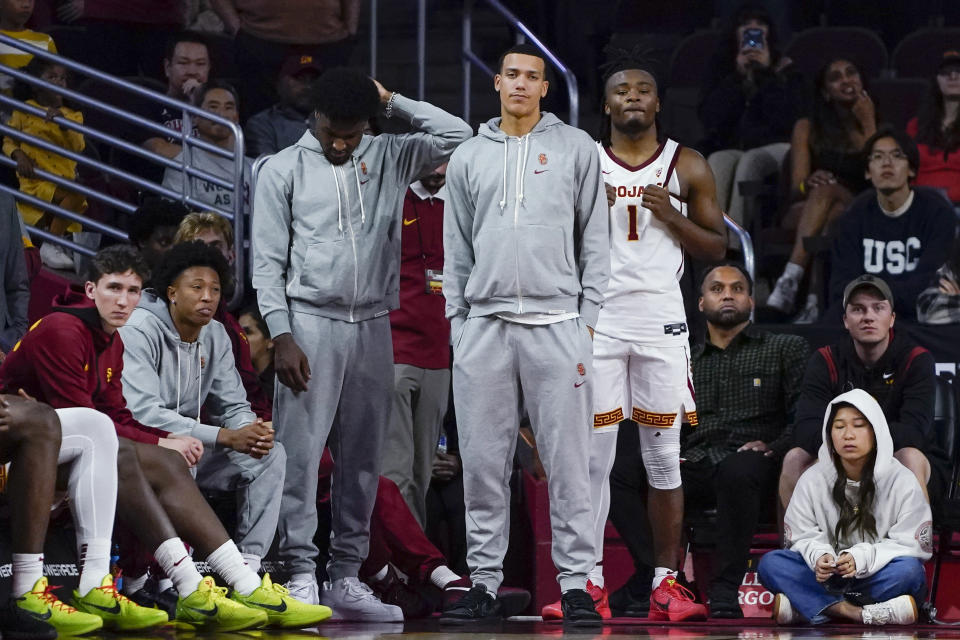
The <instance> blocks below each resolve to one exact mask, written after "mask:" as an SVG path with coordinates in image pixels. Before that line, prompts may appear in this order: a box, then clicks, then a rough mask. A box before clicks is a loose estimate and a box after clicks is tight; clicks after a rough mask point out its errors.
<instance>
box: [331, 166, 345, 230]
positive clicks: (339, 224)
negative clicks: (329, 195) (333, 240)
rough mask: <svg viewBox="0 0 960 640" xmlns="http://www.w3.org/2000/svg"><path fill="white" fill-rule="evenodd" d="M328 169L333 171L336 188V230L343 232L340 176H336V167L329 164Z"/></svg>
mask: <svg viewBox="0 0 960 640" xmlns="http://www.w3.org/2000/svg"><path fill="white" fill-rule="evenodd" d="M330 171H333V184H334V185H335V186H336V189H337V231H339V232H340V233H343V203H342V202H341V200H340V178H339V177H338V176H337V168H336V167H335V166H333V165H330Z"/></svg>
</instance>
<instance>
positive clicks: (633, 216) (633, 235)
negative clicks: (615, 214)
mask: <svg viewBox="0 0 960 640" xmlns="http://www.w3.org/2000/svg"><path fill="white" fill-rule="evenodd" d="M639 239H640V236H639V235H638V234H637V205H635V204H628V205H627V240H629V241H630V242H636V241H637V240H639Z"/></svg>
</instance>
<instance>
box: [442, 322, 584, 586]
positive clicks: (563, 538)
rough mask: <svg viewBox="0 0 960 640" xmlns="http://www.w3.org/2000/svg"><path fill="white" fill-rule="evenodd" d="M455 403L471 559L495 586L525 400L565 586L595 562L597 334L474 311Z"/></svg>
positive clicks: (458, 359)
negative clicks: (591, 468)
mask: <svg viewBox="0 0 960 640" xmlns="http://www.w3.org/2000/svg"><path fill="white" fill-rule="evenodd" d="M455 345H456V346H455V349H454V357H453V400H454V404H455V406H456V410H457V427H458V429H459V437H460V457H461V459H462V461H463V485H464V487H463V488H464V491H463V494H464V502H465V503H466V508H467V564H468V565H469V567H470V571H471V575H470V577H471V578H472V579H473V582H474V584H483V585H485V586H486V587H487V589H488V590H489V591H492V592H493V593H496V591H497V589H498V588H499V587H500V583H501V582H502V580H503V557H504V554H505V553H506V551H507V542H508V540H509V537H510V534H509V531H510V529H509V527H510V523H509V481H510V472H511V470H512V468H513V454H514V450H515V448H516V441H517V429H518V427H519V424H520V406H521V404H522V405H523V406H524V407H525V408H526V411H527V414H528V415H529V416H530V422H531V425H532V427H533V433H534V437H535V438H536V441H537V449H538V450H539V453H540V458H541V460H542V461H543V466H544V469H545V470H546V472H547V488H548V493H549V496H550V524H551V527H552V530H553V547H552V557H553V563H554V565H556V567H557V569H558V570H559V575H558V576H557V581H558V582H559V583H560V589H561V591H567V590H568V589H585V588H586V584H587V572H588V571H590V569H592V568H593V560H594V558H593V555H594V541H593V539H594V532H593V528H594V527H593V516H592V514H591V509H590V471H589V455H590V441H589V436H590V429H591V425H592V423H593V400H592V388H591V374H592V366H591V359H592V351H593V347H592V344H591V340H590V334H589V333H588V332H587V328H586V326H585V325H584V324H583V321H582V320H580V319H576V320H565V321H563V322H558V323H555V324H548V325H541V326H531V325H522V324H517V323H513V322H507V321H505V320H500V319H498V318H496V317H493V316H486V317H478V318H469V319H467V321H466V322H465V323H464V325H463V329H462V330H461V331H460V333H459V335H458V336H456V337H455Z"/></svg>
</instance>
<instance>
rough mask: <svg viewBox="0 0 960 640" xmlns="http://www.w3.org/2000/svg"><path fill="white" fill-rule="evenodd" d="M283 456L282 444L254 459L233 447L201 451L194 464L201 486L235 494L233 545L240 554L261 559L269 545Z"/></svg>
mask: <svg viewBox="0 0 960 640" xmlns="http://www.w3.org/2000/svg"><path fill="white" fill-rule="evenodd" d="M286 468H287V455H286V452H285V451H284V448H283V445H282V444H280V443H279V442H276V443H274V446H273V449H271V451H270V453H269V454H267V455H266V456H264V457H263V458H260V459H257V458H252V457H250V456H248V455H247V454H245V453H240V452H239V451H234V450H233V449H224V448H218V449H217V450H215V451H208V452H206V453H204V455H203V458H201V459H200V463H199V464H198V465H197V485H198V486H199V487H200V488H201V489H215V490H217V491H235V492H236V494H237V531H236V542H237V548H238V549H240V552H241V553H249V554H251V555H255V556H258V557H260V558H263V556H265V555H267V551H269V550H270V545H272V544H273V538H274V536H275V535H276V534H277V521H278V519H279V518H280V496H281V495H282V492H283V482H284V475H285V474H286Z"/></svg>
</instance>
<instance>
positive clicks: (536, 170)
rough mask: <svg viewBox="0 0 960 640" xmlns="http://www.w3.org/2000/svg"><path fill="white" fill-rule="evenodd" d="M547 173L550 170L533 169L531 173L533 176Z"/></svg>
mask: <svg viewBox="0 0 960 640" xmlns="http://www.w3.org/2000/svg"><path fill="white" fill-rule="evenodd" d="M547 171H550V169H534V171H533V173H534V175H540V174H541V173H546V172H547Z"/></svg>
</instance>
